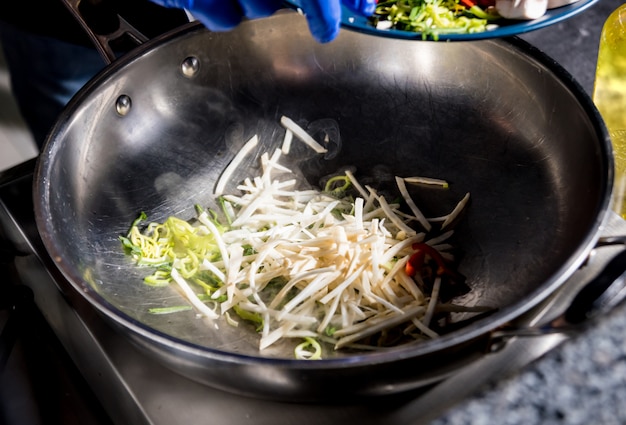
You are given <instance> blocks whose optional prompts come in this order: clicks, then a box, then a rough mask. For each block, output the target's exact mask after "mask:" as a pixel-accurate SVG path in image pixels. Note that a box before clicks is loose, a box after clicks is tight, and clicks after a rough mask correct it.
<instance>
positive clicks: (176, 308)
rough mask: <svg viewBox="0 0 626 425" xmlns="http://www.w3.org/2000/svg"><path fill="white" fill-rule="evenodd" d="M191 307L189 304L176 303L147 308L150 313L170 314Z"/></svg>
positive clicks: (187, 309)
mask: <svg viewBox="0 0 626 425" xmlns="http://www.w3.org/2000/svg"><path fill="white" fill-rule="evenodd" d="M191 309H192V307H191V306H190V305H176V306H172V307H155V308H150V309H148V312H149V313H152V314H171V313H178V312H180V311H189V310H191Z"/></svg>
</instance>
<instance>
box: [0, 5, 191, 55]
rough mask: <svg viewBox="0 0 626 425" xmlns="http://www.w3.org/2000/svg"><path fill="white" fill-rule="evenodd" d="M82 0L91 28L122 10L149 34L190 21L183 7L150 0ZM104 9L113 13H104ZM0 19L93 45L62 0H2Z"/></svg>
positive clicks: (105, 24)
mask: <svg viewBox="0 0 626 425" xmlns="http://www.w3.org/2000/svg"><path fill="white" fill-rule="evenodd" d="M81 3H84V8H85V10H86V11H87V15H89V19H90V26H91V27H92V28H94V27H96V28H99V29H104V30H106V29H107V27H108V26H110V23H111V13H119V15H120V16H122V17H123V18H124V19H126V20H127V21H128V22H129V23H130V24H131V25H132V26H134V27H135V28H136V29H137V30H138V31H140V32H141V33H143V34H144V35H145V36H147V37H148V38H154V37H156V36H157V35H160V34H163V33H165V32H167V31H170V30H172V29H174V28H177V27H179V26H180V25H183V24H184V23H186V22H188V18H187V15H186V14H185V12H184V11H183V10H179V9H167V8H164V7H161V6H158V5H156V4H154V3H151V2H150V1H149V0H83V1H82V2H81ZM91 4H94V5H95V6H90V5H91ZM103 10H106V12H110V13H103ZM90 11H91V13H89V12H90ZM0 20H1V21H4V22H6V23H8V24H11V25H14V26H16V27H18V28H20V29H22V30H25V31H28V32H31V33H33V34H38V35H43V36H47V37H53V38H57V39H60V40H63V41H66V42H70V43H74V44H78V45H84V46H93V44H92V43H91V41H90V40H89V37H87V35H86V33H85V31H84V30H83V29H82V27H81V26H80V24H79V23H78V21H77V20H76V18H74V16H73V15H72V14H71V13H70V11H69V10H68V9H67V8H66V7H65V5H64V4H63V2H62V1H61V0H3V1H0Z"/></svg>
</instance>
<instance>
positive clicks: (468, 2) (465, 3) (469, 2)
mask: <svg viewBox="0 0 626 425" xmlns="http://www.w3.org/2000/svg"><path fill="white" fill-rule="evenodd" d="M459 3H461V4H462V5H463V6H465V7H467V8H468V9H469V8H470V7H474V6H476V3H474V2H473V1H472V0H459Z"/></svg>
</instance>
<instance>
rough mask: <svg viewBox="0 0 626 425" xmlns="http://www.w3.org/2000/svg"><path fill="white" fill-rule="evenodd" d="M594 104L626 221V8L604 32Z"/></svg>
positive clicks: (612, 18)
mask: <svg viewBox="0 0 626 425" xmlns="http://www.w3.org/2000/svg"><path fill="white" fill-rule="evenodd" d="M593 101H594V103H595V104H596V106H597V108H598V110H599V111H600V114H601V115H602V118H603V119H604V121H605V123H606V125H607V127H608V130H609V134H610V136H611V142H612V143H613V150H614V155H615V188H614V196H613V209H614V210H615V211H616V212H617V213H618V214H620V215H621V216H622V217H623V218H625V219H626V4H623V5H621V6H620V7H619V8H617V9H616V10H615V11H614V12H613V13H612V14H611V15H610V16H609V18H608V19H607V20H606V22H605V23H604V26H603V28H602V34H601V37H600V46H599V51H598V63H597V68H596V80H595V84H594V90H593Z"/></svg>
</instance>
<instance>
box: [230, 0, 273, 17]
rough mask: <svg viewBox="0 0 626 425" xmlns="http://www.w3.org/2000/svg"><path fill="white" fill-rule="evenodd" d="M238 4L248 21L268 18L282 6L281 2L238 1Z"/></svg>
mask: <svg viewBox="0 0 626 425" xmlns="http://www.w3.org/2000/svg"><path fill="white" fill-rule="evenodd" d="M239 4H240V5H241V8H242V9H243V14H244V16H245V17H247V18H250V19H255V18H264V17H266V16H270V15H271V14H273V13H274V12H276V11H277V10H278V9H280V8H281V7H282V6H283V2H282V0H239Z"/></svg>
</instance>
